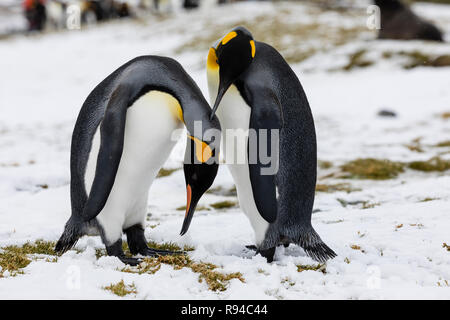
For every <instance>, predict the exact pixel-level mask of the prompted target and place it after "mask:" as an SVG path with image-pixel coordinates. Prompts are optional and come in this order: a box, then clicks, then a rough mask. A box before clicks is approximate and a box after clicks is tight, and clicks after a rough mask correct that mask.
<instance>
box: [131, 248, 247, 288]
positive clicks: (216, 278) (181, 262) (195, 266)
mask: <svg viewBox="0 0 450 320" xmlns="http://www.w3.org/2000/svg"><path fill="white" fill-rule="evenodd" d="M161 264H167V265H170V266H172V267H173V268H174V269H175V270H180V269H183V268H190V269H191V270H192V271H193V272H195V273H198V274H199V282H203V281H205V282H206V284H207V285H208V289H209V290H212V291H225V290H226V289H227V285H228V283H229V281H230V280H232V279H238V280H240V281H241V282H245V279H244V278H243V276H242V274H241V273H240V272H234V273H226V274H224V273H221V272H218V271H216V270H215V269H217V268H218V266H216V265H214V264H212V263H205V262H194V261H192V260H191V259H190V258H189V257H188V256H186V255H174V256H160V257H157V258H146V259H144V263H141V264H140V265H139V266H137V267H136V269H131V268H130V267H126V268H124V269H122V271H123V272H130V273H138V274H144V273H149V274H154V273H156V272H158V271H159V270H160V268H161Z"/></svg>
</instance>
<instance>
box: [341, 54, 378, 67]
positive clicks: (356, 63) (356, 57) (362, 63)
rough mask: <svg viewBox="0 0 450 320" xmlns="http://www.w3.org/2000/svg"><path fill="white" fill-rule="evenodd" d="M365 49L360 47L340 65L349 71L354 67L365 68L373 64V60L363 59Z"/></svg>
mask: <svg viewBox="0 0 450 320" xmlns="http://www.w3.org/2000/svg"><path fill="white" fill-rule="evenodd" d="M366 52H367V50H365V49H361V50H359V51H357V52H355V53H354V54H352V55H351V56H350V59H349V62H348V63H347V64H346V65H345V66H344V67H342V69H343V70H345V71H350V70H353V69H355V68H366V67H369V66H371V65H373V61H369V60H366V59H364V55H365V54H366Z"/></svg>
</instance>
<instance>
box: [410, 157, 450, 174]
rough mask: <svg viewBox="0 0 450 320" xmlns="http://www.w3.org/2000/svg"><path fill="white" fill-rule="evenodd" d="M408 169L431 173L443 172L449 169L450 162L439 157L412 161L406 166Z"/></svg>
mask: <svg viewBox="0 0 450 320" xmlns="http://www.w3.org/2000/svg"><path fill="white" fill-rule="evenodd" d="M408 167H409V168H410V169H413V170H418V171H425V172H432V171H438V172H443V171H446V170H448V169H450V160H444V159H441V158H440V157H433V158H431V159H430V160H427V161H413V162H410V163H409V164H408Z"/></svg>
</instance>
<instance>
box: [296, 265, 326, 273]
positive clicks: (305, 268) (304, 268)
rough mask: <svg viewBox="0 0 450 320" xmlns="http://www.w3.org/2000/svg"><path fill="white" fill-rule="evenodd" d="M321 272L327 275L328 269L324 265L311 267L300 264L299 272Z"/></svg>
mask: <svg viewBox="0 0 450 320" xmlns="http://www.w3.org/2000/svg"><path fill="white" fill-rule="evenodd" d="M308 270H310V271H320V272H322V273H326V268H325V265H324V264H317V265H310V264H298V265H297V272H303V271H308Z"/></svg>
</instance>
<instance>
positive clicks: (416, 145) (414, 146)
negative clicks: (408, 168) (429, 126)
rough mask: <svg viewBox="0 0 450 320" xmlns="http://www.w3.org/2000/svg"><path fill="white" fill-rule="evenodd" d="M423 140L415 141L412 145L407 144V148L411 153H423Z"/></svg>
mask: <svg viewBox="0 0 450 320" xmlns="http://www.w3.org/2000/svg"><path fill="white" fill-rule="evenodd" d="M421 140H422V138H417V139H414V140H413V141H412V142H411V143H410V144H406V145H405V147H407V148H408V149H409V150H410V151H415V152H423V147H422V145H421V143H420V141H421Z"/></svg>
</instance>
